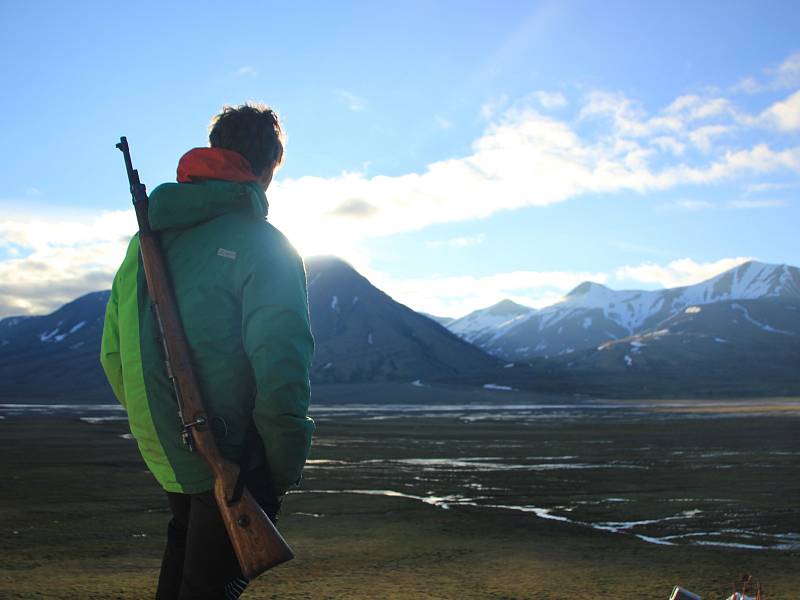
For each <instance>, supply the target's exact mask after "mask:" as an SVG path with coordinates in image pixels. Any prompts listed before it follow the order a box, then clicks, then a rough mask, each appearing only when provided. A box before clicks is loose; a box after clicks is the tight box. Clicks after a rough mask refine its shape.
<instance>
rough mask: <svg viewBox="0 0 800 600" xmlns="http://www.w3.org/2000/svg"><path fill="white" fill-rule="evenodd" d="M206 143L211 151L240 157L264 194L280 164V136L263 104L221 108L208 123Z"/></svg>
mask: <svg viewBox="0 0 800 600" xmlns="http://www.w3.org/2000/svg"><path fill="white" fill-rule="evenodd" d="M208 141H209V142H210V144H211V147H212V148H224V149H225V150H233V151H234V152H238V153H239V154H241V155H242V156H244V157H245V158H246V159H247V160H248V161H249V162H250V167H251V168H252V169H253V174H254V175H256V177H258V178H259V182H260V183H261V187H263V188H264V189H265V190H266V189H267V186H268V185H269V183H270V181H272V175H273V173H274V172H275V169H276V168H277V167H279V166H280V164H281V163H282V162H283V141H284V136H283V131H282V130H281V125H280V122H279V121H278V115H277V114H276V113H275V111H274V110H272V109H271V108H269V107H268V106H266V105H264V104H254V103H251V102H247V103H245V104H242V105H241V106H224V107H223V108H222V112H221V113H219V114H218V115H217V116H215V117H214V118H213V119H211V125H210V127H209V132H208Z"/></svg>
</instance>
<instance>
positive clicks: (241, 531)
mask: <svg viewBox="0 0 800 600" xmlns="http://www.w3.org/2000/svg"><path fill="white" fill-rule="evenodd" d="M117 148H119V149H120V150H121V151H122V154H123V155H124V157H125V168H126V169H127V171H128V183H129V184H130V191H131V196H132V198H133V206H134V209H135V210H136V220H137V221H138V222H139V248H140V251H141V255H142V263H143V264H144V274H145V279H146V280H147V290H148V292H149V295H150V299H151V301H152V303H153V309H154V312H155V316H156V321H157V323H158V328H159V332H160V334H161V341H162V343H163V346H164V354H165V356H166V359H167V360H166V368H167V375H168V377H169V378H170V380H171V381H172V384H173V386H174V388H175V396H176V397H177V401H178V416H179V418H180V420H181V426H182V430H181V437H182V439H183V442H184V444H186V446H187V447H188V449H189V451H197V452H198V453H199V454H200V457H201V458H202V459H203V460H204V461H205V463H206V464H207V465H208V468H209V469H210V470H211V473H212V475H213V477H214V498H215V499H216V501H217V506H218V507H219V512H220V514H221V515H222V520H223V522H224V523H225V528H226V529H227V531H228V537H230V540H231V545H232V546H233V549H234V551H235V552H236V558H237V559H238V561H239V566H240V567H241V569H242V574H243V575H244V576H245V577H246V578H247V579H253V578H255V577H257V576H258V575H260V574H261V573H263V572H264V571H266V570H267V569H270V568H272V567H274V566H276V565H279V564H281V563H283V562H286V561H288V560H291V559H292V558H294V553H293V552H292V549H291V548H290V547H289V545H288V544H287V543H286V541H285V540H284V539H283V536H281V534H280V532H278V530H277V529H276V528H275V525H273V524H272V521H270V519H269V517H268V516H267V514H266V513H265V512H264V510H263V509H262V508H261V507H260V506H259V505H258V503H257V502H256V500H255V498H253V495H252V494H251V493H250V492H249V491H248V490H247V488H243V487H242V485H241V484H242V482H241V481H240V468H239V467H238V466H237V465H236V464H234V463H233V462H231V461H229V460H227V459H225V458H224V457H223V456H222V454H221V453H220V451H219V448H218V447H217V443H216V440H215V439H214V434H213V432H212V430H211V427H210V417H209V416H208V414H207V413H206V409H205V403H204V402H203V397H202V394H201V392H200V386H199V385H198V383H197V378H196V377H195V374H194V371H193V370H192V365H191V362H190V356H189V346H188V344H187V342H186V335H185V334H184V331H183V325H182V324H181V319H180V315H179V314H178V305H177V304H176V302H175V294H174V292H173V290H172V285H171V282H170V278H169V272H168V271H167V264H166V262H165V260H164V254H163V252H162V249H161V244H160V240H159V237H158V234H157V233H156V232H154V231H153V230H152V229H151V228H150V221H149V219H148V215H147V209H148V198H147V191H146V189H145V186H144V184H143V183H141V182H140V181H139V172H138V171H137V170H136V169H134V168H133V164H132V162H131V154H130V150H129V148H128V140H127V139H126V138H125V137H121V138H120V141H119V144H117Z"/></svg>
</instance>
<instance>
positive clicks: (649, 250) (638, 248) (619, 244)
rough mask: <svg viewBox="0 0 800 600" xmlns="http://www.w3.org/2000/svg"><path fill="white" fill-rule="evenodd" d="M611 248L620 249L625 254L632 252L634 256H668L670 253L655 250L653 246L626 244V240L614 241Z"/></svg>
mask: <svg viewBox="0 0 800 600" xmlns="http://www.w3.org/2000/svg"><path fill="white" fill-rule="evenodd" d="M610 244H611V246H613V247H615V248H619V249H620V250H623V251H625V252H631V253H633V254H652V255H655V256H668V255H669V254H670V253H669V252H666V251H664V250H661V249H659V248H653V247H652V246H646V245H644V244H635V243H632V242H626V241H624V240H613V241H612V242H610Z"/></svg>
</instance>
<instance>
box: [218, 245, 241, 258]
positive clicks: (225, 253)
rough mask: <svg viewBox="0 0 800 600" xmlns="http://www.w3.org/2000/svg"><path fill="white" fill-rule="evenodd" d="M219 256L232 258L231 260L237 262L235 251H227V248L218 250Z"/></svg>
mask: <svg viewBox="0 0 800 600" xmlns="http://www.w3.org/2000/svg"><path fill="white" fill-rule="evenodd" d="M217 256H221V257H223V258H230V259H231V260H236V252H234V251H233V250H225V248H220V249H219V250H217Z"/></svg>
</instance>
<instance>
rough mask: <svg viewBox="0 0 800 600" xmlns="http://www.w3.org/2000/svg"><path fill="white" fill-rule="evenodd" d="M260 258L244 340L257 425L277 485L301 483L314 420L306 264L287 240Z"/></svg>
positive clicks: (246, 287) (251, 279) (250, 286)
mask: <svg viewBox="0 0 800 600" xmlns="http://www.w3.org/2000/svg"><path fill="white" fill-rule="evenodd" d="M279 246H280V247H279V248H277V249H276V248H270V249H269V251H267V252H265V253H264V254H262V255H260V256H257V257H256V258H255V264H253V265H252V267H251V269H250V270H249V273H248V275H247V277H246V278H245V281H244V284H243V287H242V339H243V342H244V349H245V352H246V353H247V357H248V359H249V361H250V364H251V366H252V369H253V375H254V377H255V384H256V397H255V401H254V406H253V421H254V422H255V425H256V428H257V429H258V432H259V434H260V436H261V438H262V440H263V442H264V450H265V454H266V458H267V466H268V468H269V471H270V475H271V477H272V483H273V485H274V487H275V488H276V489H277V490H279V491H281V492H283V491H286V490H287V489H288V488H289V487H291V486H292V485H295V484H297V483H298V482H299V481H300V476H301V474H302V471H303V465H304V464H305V461H306V458H307V457H308V452H309V450H310V448H311V436H312V434H313V432H314V422H313V421H312V420H311V419H310V418H308V416H307V414H308V401H309V396H310V383H309V369H310V366H311V358H312V356H313V353H314V340H313V338H312V336H311V328H310V324H309V316H308V297H307V292H306V278H305V269H304V267H303V262H302V260H301V259H300V258H299V256H297V254H296V253H295V251H294V249H293V248H291V246H289V244H288V242H286V241H285V239H284V240H283V243H282V244H279Z"/></svg>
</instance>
